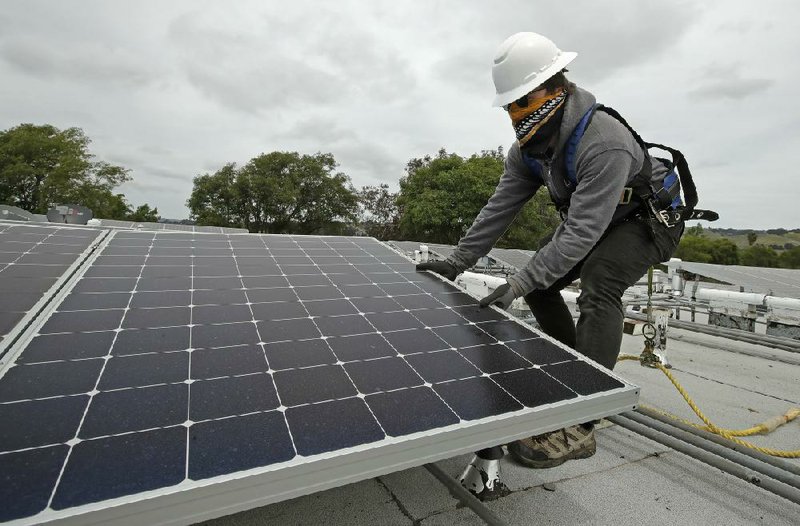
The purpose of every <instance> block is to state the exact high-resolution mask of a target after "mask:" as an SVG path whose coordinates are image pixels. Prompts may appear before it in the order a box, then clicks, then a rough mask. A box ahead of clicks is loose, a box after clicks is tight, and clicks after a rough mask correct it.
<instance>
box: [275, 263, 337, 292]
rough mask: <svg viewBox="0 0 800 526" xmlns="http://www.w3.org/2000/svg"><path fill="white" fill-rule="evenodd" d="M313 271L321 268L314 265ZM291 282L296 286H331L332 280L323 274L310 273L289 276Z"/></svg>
mask: <svg viewBox="0 0 800 526" xmlns="http://www.w3.org/2000/svg"><path fill="white" fill-rule="evenodd" d="M312 270H313V272H319V269H318V268H316V267H312ZM286 279H288V280H289V284H291V285H292V286H295V287H310V286H315V285H326V286H330V284H331V281H330V280H329V279H328V278H326V277H325V276H323V275H322V274H309V275H304V276H289V277H287V278H286Z"/></svg>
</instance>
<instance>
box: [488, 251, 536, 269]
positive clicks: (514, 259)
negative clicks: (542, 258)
mask: <svg viewBox="0 0 800 526" xmlns="http://www.w3.org/2000/svg"><path fill="white" fill-rule="evenodd" d="M535 253H536V252H535V251H533V250H523V249H521V248H493V249H492V251H491V252H489V257H490V258H492V259H494V260H496V261H498V262H500V263H505V264H506V265H509V266H511V267H514V268H516V269H522V268H525V265H527V264H528V262H529V261H530V260H531V258H532V257H533V255H534V254H535Z"/></svg>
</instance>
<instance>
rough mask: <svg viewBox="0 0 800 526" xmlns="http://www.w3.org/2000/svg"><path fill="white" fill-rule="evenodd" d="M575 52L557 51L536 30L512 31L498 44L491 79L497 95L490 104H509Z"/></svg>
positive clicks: (554, 72)
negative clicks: (532, 31)
mask: <svg viewBox="0 0 800 526" xmlns="http://www.w3.org/2000/svg"><path fill="white" fill-rule="evenodd" d="M577 56H578V54H577V53H573V52H571V51H561V50H560V49H558V48H557V47H556V45H555V44H554V43H553V41H552V40H550V39H549V38H547V37H543V36H542V35H540V34H538V33H516V34H514V35H511V36H510V37H508V38H507V39H506V40H505V42H503V43H502V44H500V47H499V48H498V49H497V53H496V54H495V56H494V65H493V66H492V79H493V80H494V87H495V89H496V90H497V95H496V96H495V98H494V102H493V103H492V106H505V105H506V104H511V103H512V102H514V101H515V100H517V99H518V98H520V97H522V96H523V95H525V94H527V93H529V92H531V91H533V89H534V88H536V87H537V86H539V85H541V84H542V83H544V81H546V80H547V79H549V78H550V77H552V76H553V75H555V74H556V73H558V72H559V71H561V70H562V69H564V68H565V67H566V66H567V64H569V63H570V62H572V60H573V59H574V58H575V57H577Z"/></svg>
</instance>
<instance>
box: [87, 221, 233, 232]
mask: <svg viewBox="0 0 800 526" xmlns="http://www.w3.org/2000/svg"><path fill="white" fill-rule="evenodd" d="M98 221H99V222H100V225H101V226H104V227H111V228H124V229H127V230H166V231H175V232H204V233H213V234H237V233H246V232H247V229H245V228H232V227H225V226H198V225H184V224H180V223H152V222H147V221H142V222H134V221H120V220H117V219H98Z"/></svg>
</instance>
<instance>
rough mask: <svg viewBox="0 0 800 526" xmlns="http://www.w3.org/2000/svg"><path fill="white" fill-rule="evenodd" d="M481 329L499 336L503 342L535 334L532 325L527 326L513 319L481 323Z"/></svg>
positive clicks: (522, 338)
mask: <svg viewBox="0 0 800 526" xmlns="http://www.w3.org/2000/svg"><path fill="white" fill-rule="evenodd" d="M480 327H481V330H483V331H486V332H487V333H488V334H490V335H492V336H493V337H495V338H497V339H498V340H500V341H501V342H508V341H515V340H524V339H526V338H531V337H532V336H535V333H534V332H533V330H531V328H530V327H526V326H523V325H521V324H520V323H517V322H515V321H512V320H502V321H492V322H487V323H481V325H480Z"/></svg>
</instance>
